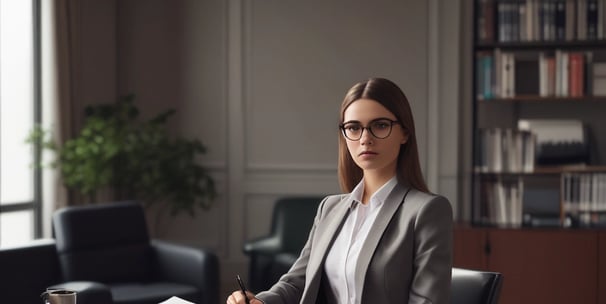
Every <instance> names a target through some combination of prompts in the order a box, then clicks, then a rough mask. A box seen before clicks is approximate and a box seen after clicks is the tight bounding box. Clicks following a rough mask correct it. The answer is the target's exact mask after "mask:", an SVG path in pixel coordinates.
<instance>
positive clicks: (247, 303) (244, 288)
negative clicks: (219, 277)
mask: <svg viewBox="0 0 606 304" xmlns="http://www.w3.org/2000/svg"><path fill="white" fill-rule="evenodd" d="M236 280H238V285H240V290H242V294H243V295H244V300H245V301H246V304H250V301H249V300H248V297H247V296H246V287H244V282H242V279H240V275H236Z"/></svg>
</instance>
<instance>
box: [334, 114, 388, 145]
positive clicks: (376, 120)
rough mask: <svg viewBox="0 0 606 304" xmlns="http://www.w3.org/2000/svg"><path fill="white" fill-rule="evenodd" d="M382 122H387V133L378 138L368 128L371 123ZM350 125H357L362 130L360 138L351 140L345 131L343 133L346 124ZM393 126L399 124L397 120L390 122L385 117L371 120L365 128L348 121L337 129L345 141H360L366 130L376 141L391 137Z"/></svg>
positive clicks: (356, 122)
mask: <svg viewBox="0 0 606 304" xmlns="http://www.w3.org/2000/svg"><path fill="white" fill-rule="evenodd" d="M382 121H384V122H389V132H388V133H387V135H385V136H384V137H379V136H377V135H375V133H373V132H372V129H371V127H370V126H371V125H372V124H373V123H376V122H382ZM352 123H355V124H358V125H359V126H360V128H362V131H361V132H360V137H358V138H356V139H353V138H350V137H349V136H347V134H346V131H345V127H346V126H347V125H348V124H352ZM394 124H400V122H399V121H397V120H391V119H389V118H386V117H380V118H376V119H373V120H371V121H370V122H369V123H368V126H366V127H364V126H362V124H361V123H360V122H359V121H348V122H344V123H341V124H339V129H341V134H343V136H344V137H345V138H347V139H349V140H351V141H358V140H360V139H361V138H362V135H364V130H368V133H370V135H372V136H373V137H374V138H376V139H385V138H387V137H389V136H390V135H391V131H392V130H393V125H394Z"/></svg>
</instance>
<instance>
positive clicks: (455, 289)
mask: <svg viewBox="0 0 606 304" xmlns="http://www.w3.org/2000/svg"><path fill="white" fill-rule="evenodd" d="M502 282H503V275H502V274H500V273H498V272H489V271H477V270H469V269H461V268H453V269H452V287H451V298H452V301H451V303H452V304H496V303H498V301H499V295H500V292H501V285H502Z"/></svg>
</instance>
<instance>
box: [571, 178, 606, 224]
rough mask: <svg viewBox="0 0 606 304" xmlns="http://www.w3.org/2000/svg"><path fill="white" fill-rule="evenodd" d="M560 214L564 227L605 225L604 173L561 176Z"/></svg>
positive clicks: (605, 191)
mask: <svg viewBox="0 0 606 304" xmlns="http://www.w3.org/2000/svg"><path fill="white" fill-rule="evenodd" d="M561 189H562V213H563V216H564V218H565V219H566V220H565V222H564V225H565V226H566V227H574V226H578V227H598V226H599V227H603V226H605V225H606V173H604V172H567V173H564V174H562V178H561Z"/></svg>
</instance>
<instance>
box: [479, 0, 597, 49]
mask: <svg viewBox="0 0 606 304" xmlns="http://www.w3.org/2000/svg"><path fill="white" fill-rule="evenodd" d="M476 10H477V13H476V18H477V20H476V22H477V26H476V36H477V39H478V41H480V42H494V41H498V42H518V41H570V40H595V39H604V38H606V36H605V34H606V30H605V27H606V24H605V22H604V18H605V15H606V14H605V10H606V5H604V1H603V0H477V1H476Z"/></svg>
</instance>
